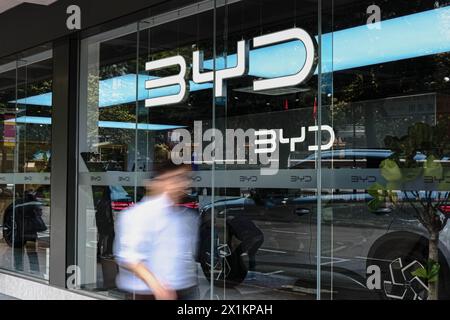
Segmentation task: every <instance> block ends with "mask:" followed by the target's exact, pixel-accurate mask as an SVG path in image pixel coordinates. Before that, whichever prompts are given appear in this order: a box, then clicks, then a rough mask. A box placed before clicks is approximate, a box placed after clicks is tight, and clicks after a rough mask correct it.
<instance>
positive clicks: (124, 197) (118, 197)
mask: <svg viewBox="0 0 450 320" xmlns="http://www.w3.org/2000/svg"><path fill="white" fill-rule="evenodd" d="M109 190H110V194H111V207H112V209H113V211H114V212H120V211H122V210H124V209H126V208H128V207H130V206H132V205H133V198H132V197H131V196H130V195H129V194H128V192H127V191H126V190H125V189H124V188H123V187H122V186H118V185H115V186H109Z"/></svg>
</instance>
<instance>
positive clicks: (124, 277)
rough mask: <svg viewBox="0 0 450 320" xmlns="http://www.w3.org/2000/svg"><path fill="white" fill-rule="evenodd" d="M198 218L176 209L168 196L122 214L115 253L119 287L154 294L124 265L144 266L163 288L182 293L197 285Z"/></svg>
mask: <svg viewBox="0 0 450 320" xmlns="http://www.w3.org/2000/svg"><path fill="white" fill-rule="evenodd" d="M197 230H198V216H197V215H196V214H195V213H194V212H193V211H192V210H188V209H186V208H183V207H174V206H173V203H172V202H171V200H170V199H169V198H168V197H167V196H165V195H162V196H158V197H152V198H144V199H143V201H142V202H140V203H138V204H136V205H135V206H133V207H131V208H130V209H128V210H125V211H122V212H121V213H119V218H118V219H117V223H116V239H115V245H114V252H115V255H116V260H117V262H118V264H119V269H120V270H119V275H118V277H117V286H118V287H119V288H120V289H123V290H125V291H128V292H134V293H139V294H149V293H151V290H150V288H149V287H148V286H147V285H146V284H145V282H144V281H142V280H141V279H140V278H138V277H137V276H135V275H134V274H133V273H132V272H130V271H128V270H126V269H124V268H122V267H121V264H123V263H138V262H142V263H144V264H145V266H146V267H147V268H148V269H149V270H150V271H151V272H152V273H153V274H154V275H155V277H156V278H157V279H158V280H159V281H161V282H162V283H163V284H165V285H167V286H169V287H170V288H171V289H174V290H180V289H186V288H190V287H192V286H195V285H196V284H197V264H196V262H195V253H196V252H195V251H196V248H197V234H198V232H197Z"/></svg>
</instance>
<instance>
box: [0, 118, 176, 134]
mask: <svg viewBox="0 0 450 320" xmlns="http://www.w3.org/2000/svg"><path fill="white" fill-rule="evenodd" d="M5 122H8V123H18V124H25V123H26V124H40V125H49V124H51V123H52V119H51V118H49V117H32V116H24V117H18V118H17V119H9V120H6V121H5ZM98 126H99V127H100V128H113V129H130V130H135V129H136V126H137V129H138V130H146V131H157V130H174V129H179V128H184V126H175V125H170V124H154V123H138V124H136V123H133V122H117V121H98Z"/></svg>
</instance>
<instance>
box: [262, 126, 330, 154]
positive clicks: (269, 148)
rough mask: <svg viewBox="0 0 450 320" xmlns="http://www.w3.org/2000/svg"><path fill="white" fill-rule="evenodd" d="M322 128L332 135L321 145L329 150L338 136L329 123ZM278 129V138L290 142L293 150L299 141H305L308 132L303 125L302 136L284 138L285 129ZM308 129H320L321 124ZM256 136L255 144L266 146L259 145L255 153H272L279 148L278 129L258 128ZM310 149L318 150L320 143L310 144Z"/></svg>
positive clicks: (292, 150)
mask: <svg viewBox="0 0 450 320" xmlns="http://www.w3.org/2000/svg"><path fill="white" fill-rule="evenodd" d="M321 130H322V131H326V132H328V134H329V135H330V139H329V140H328V142H327V143H326V144H323V145H321V146H320V150H328V149H330V148H331V147H332V146H333V142H334V140H335V138H336V137H335V133H334V130H333V128H331V127H330V126H327V125H323V126H321ZM278 131H279V137H278V140H279V141H280V143H281V144H288V143H289V147H290V151H291V152H294V151H295V145H296V144H297V143H302V142H304V141H305V137H306V134H305V131H306V128H305V127H301V136H300V137H294V138H284V137H283V129H279V130H278ZM308 131H309V132H316V131H319V126H311V127H308ZM255 136H256V137H257V138H256V140H255V145H257V146H265V147H258V148H257V149H256V150H255V153H258V154H261V153H272V152H274V151H275V150H276V149H277V142H278V140H277V131H276V130H273V129H272V130H258V131H256V132H255ZM259 137H263V138H259ZM308 150H309V151H318V150H319V146H318V145H311V146H308Z"/></svg>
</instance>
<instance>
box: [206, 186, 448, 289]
mask: <svg viewBox="0 0 450 320" xmlns="http://www.w3.org/2000/svg"><path fill="white" fill-rule="evenodd" d="M399 199H400V201H402V200H403V199H402V196H401V194H399ZM370 200H372V197H371V196H370V195H369V194H367V193H338V194H327V195H323V197H322V216H323V229H324V230H329V229H327V228H331V226H332V227H333V236H332V238H331V232H330V231H329V232H324V233H323V235H322V237H323V246H324V247H329V246H331V245H333V246H335V250H334V252H333V255H330V254H328V255H324V257H323V261H324V263H325V264H324V265H325V266H327V265H328V266H329V265H330V263H331V261H334V262H335V263H336V264H335V265H334V267H333V271H332V272H331V271H330V269H329V268H327V267H324V268H323V271H322V279H323V282H324V283H330V281H331V278H333V283H334V287H335V288H345V289H348V290H353V289H359V290H361V289H363V290H365V291H367V292H368V293H369V290H368V289H366V288H365V283H366V280H365V279H366V267H367V266H369V265H372V264H376V265H378V266H380V268H381V271H382V283H384V281H386V283H389V282H398V281H400V280H401V279H400V280H399V279H395V280H396V281H393V279H392V276H391V274H392V273H391V269H390V268H392V266H391V263H392V262H393V261H400V264H401V266H402V267H403V268H405V267H408V266H410V265H412V264H413V265H415V268H417V266H420V265H419V264H417V262H418V263H420V264H421V265H425V262H426V257H427V250H428V249H427V248H428V247H427V232H426V230H425V229H424V228H423V227H422V226H421V225H420V223H419V222H418V221H417V219H416V218H415V215H414V212H413V211H412V209H411V208H410V206H408V205H406V204H405V206H404V208H403V209H405V210H401V209H400V208H399V207H395V208H394V207H391V206H388V205H386V206H384V207H381V208H379V209H378V210H376V211H374V212H372V211H370V210H369V208H368V205H367V204H368V202H369V201H370ZM316 203H317V197H316V196H300V197H299V196H295V195H289V194H287V193H286V194H284V193H281V192H280V193H278V194H273V193H271V194H262V193H259V192H257V193H254V194H252V195H251V196H249V197H242V198H233V199H226V200H220V201H217V202H216V203H215V204H214V212H215V228H216V230H215V231H216V233H217V237H216V239H214V241H215V242H216V246H217V250H218V253H217V257H215V260H216V263H215V268H216V270H214V272H215V274H216V275H217V277H216V279H217V283H218V284H220V283H224V282H225V280H227V284H228V285H235V284H236V283H239V282H241V281H243V279H244V278H245V274H246V273H247V266H246V264H245V262H244V261H243V260H241V259H240V257H239V256H238V255H237V254H236V251H237V248H238V247H239V245H240V242H241V241H240V239H239V237H238V236H237V233H238V232H240V233H242V231H238V230H236V227H235V226H236V225H238V224H236V223H235V224H233V223H232V222H233V220H235V219H238V218H239V219H242V218H245V219H247V220H249V221H252V222H253V224H254V225H255V226H256V227H257V228H258V229H259V230H261V232H262V234H263V235H264V242H263V243H262V244H261V247H260V250H259V251H258V254H257V255H256V260H257V270H258V271H260V272H263V273H271V272H280V270H281V271H282V272H283V274H284V275H289V276H291V277H294V278H297V279H301V280H302V282H308V279H309V281H310V283H311V286H313V285H314V283H315V270H316V266H315V262H316V255H315V241H316V239H315V232H316V222H317V221H316V212H317V204H316ZM211 209H212V205H207V206H204V207H203V208H202V209H201V214H202V221H203V223H202V228H203V232H202V231H201V232H202V234H203V238H202V241H203V242H204V243H203V245H202V246H201V248H202V249H201V250H203V252H200V255H199V256H200V259H201V260H200V262H201V263H202V267H203V269H204V271H205V275H207V277H209V276H210V270H211V268H210V260H211V257H210V255H209V246H210V243H211V242H210V236H208V235H209V234H210V230H211V229H210V223H211V220H210V215H211ZM443 210H445V208H443ZM241 227H242V225H241ZM224 239H226V241H224ZM449 239H450V229H449V227H447V228H446V229H444V231H443V232H442V238H441V247H440V253H441V261H440V262H441V265H442V270H443V273H442V275H443V279H442V281H441V282H440V283H441V290H440V291H441V294H442V295H443V296H447V295H448V294H449V293H450V290H449V289H450V288H449V283H448V280H449V279H450V278H449V268H448V261H450V255H449V249H450V248H449V246H448V244H449ZM224 242H226V243H224ZM219 251H220V252H219ZM399 259H400V260H399ZM228 260H229V261H228ZM226 267H228V270H226ZM233 268H234V269H233ZM397 268H400V266H397ZM400 269H401V268H400ZM412 271H413V270H409V273H408V274H407V275H406V276H405V277H406V278H408V277H410V278H412V277H411V272H412ZM399 272H400V271H399ZM402 277H403V276H402ZM402 279H403V278H402ZM409 280H410V279H409ZM403 281H406V280H404V279H403ZM402 288H403V287H401V288H400V289H398V288H394V289H395V290H397V291H398V290H400V292H401V290H402ZM394 289H392V288H391V287H390V288H388V287H383V288H382V290H380V291H375V292H376V293H378V294H381V295H382V297H386V296H387V295H390V293H392V291H395V290H394ZM416 291H417V294H418V295H417V296H415V297H416V298H417V297H419V296H421V297H423V296H424V292H426V286H422V285H419V286H418V288H417V289H416ZM391 296H395V295H393V294H391ZM400 296H402V295H400ZM406 296H407V295H406V294H405V297H406ZM413 296H414V295H413Z"/></svg>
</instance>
